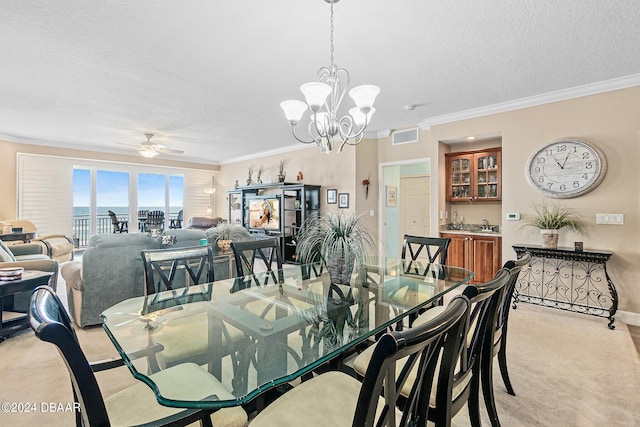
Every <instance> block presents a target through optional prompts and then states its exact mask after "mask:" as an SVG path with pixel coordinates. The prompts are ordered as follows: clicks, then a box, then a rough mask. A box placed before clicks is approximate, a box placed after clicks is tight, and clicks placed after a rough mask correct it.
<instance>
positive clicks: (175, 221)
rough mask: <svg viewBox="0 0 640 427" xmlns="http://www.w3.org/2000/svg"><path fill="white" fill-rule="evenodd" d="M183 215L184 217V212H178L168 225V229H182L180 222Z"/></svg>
mask: <svg viewBox="0 0 640 427" xmlns="http://www.w3.org/2000/svg"><path fill="white" fill-rule="evenodd" d="M183 215H184V211H183V210H182V209H180V212H178V216H177V217H176V218H174V219H172V220H171V222H170V223H169V228H182V221H183V219H184V218H183Z"/></svg>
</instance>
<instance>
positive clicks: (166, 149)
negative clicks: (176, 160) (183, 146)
mask: <svg viewBox="0 0 640 427" xmlns="http://www.w3.org/2000/svg"><path fill="white" fill-rule="evenodd" d="M158 151H160V152H161V153H171V154H184V151H182V150H174V149H173V148H166V147H164V148H161V149H159V150H158Z"/></svg>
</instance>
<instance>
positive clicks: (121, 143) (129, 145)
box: [116, 141, 140, 148]
mask: <svg viewBox="0 0 640 427" xmlns="http://www.w3.org/2000/svg"><path fill="white" fill-rule="evenodd" d="M116 144H119V145H126V146H127V147H134V148H138V147H140V146H139V145H134V144H127V143H124V142H118V141H116Z"/></svg>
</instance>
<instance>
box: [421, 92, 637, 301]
mask: <svg viewBox="0 0 640 427" xmlns="http://www.w3.org/2000/svg"><path fill="white" fill-rule="evenodd" d="M490 132H500V133H501V134H502V162H503V163H502V178H503V185H502V218H503V221H502V224H503V247H502V253H503V258H504V259H508V258H511V257H513V256H515V254H514V252H513V249H512V248H511V246H512V245H513V244H515V243H532V244H539V242H540V239H539V236H538V235H537V234H536V233H533V234H530V233H527V232H525V231H524V230H522V229H521V227H520V223H518V222H513V221H505V220H504V217H505V215H506V213H507V212H519V213H521V214H523V215H524V214H528V213H531V212H532V208H531V206H532V203H540V202H542V201H543V200H546V198H545V197H544V196H542V195H541V194H539V193H537V192H536V191H535V190H533V189H532V188H531V187H529V185H528V183H527V181H526V178H525V165H526V162H527V159H528V157H529V155H530V154H531V153H532V152H534V151H536V150H537V149H538V148H540V147H541V146H543V145H545V144H546V143H548V142H551V141H552V140H554V139H557V138H561V137H570V136H571V137H578V138H584V139H586V140H588V141H591V142H593V143H595V144H596V145H598V146H599V147H600V148H601V149H602V150H603V151H604V153H605V155H606V157H607V161H608V164H609V170H608V172H607V176H606V178H605V179H604V181H603V182H602V183H601V184H600V186H598V188H596V189H595V190H593V191H592V192H590V193H588V194H586V195H583V196H581V197H577V198H573V199H569V200H566V201H565V202H564V204H565V205H567V206H571V207H573V208H575V209H576V210H578V211H580V212H581V213H582V214H583V215H584V217H585V218H586V219H588V221H589V222H590V223H591V227H590V230H589V232H588V234H585V235H573V234H571V233H569V232H565V233H562V234H561V238H560V245H561V246H573V242H574V241H576V240H580V241H584V245H585V248H586V249H601V250H609V251H612V252H613V253H614V255H613V256H612V258H611V261H610V262H609V263H608V265H607V266H608V272H609V275H610V276H611V279H612V280H613V282H614V283H615V285H616V287H617V289H618V294H619V297H620V307H619V308H620V309H621V310H625V311H633V312H640V288H638V286H637V284H638V283H639V281H640V240H639V239H638V237H640V233H639V231H640V228H639V226H640V192H639V191H638V184H640V168H638V165H637V161H638V157H639V156H640V87H634V88H630V89H625V90H618V91H613V92H608V93H603V94H598V95H591V96H586V97H582V98H576V99H572V100H567V101H561V102H555V103H551V104H546V105H541V106H536V107H531V108H525V109H521V110H516V111H511V112H506V113H500V114H493V115H490V116H485V117H478V118H474V119H469V120H463V121H459V122H455V123H449V124H445V125H438V126H434V127H432V128H431V134H432V138H433V141H446V140H448V139H451V138H457V137H460V136H464V135H478V134H484V133H490ZM444 151H445V149H444V148H443V147H442V145H440V157H441V159H442V160H443V158H444ZM439 180H440V182H444V169H441V170H440V175H439ZM439 205H440V209H445V208H446V207H447V206H446V203H445V202H444V192H443V191H442V190H441V193H440V195H439ZM596 213H623V214H624V225H622V226H615V225H596V224H595V215H596Z"/></svg>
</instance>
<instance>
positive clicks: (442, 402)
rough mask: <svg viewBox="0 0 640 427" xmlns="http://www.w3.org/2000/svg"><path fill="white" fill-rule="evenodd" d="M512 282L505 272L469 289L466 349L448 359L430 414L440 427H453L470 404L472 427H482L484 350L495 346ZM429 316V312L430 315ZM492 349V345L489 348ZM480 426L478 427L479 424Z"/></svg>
mask: <svg viewBox="0 0 640 427" xmlns="http://www.w3.org/2000/svg"><path fill="white" fill-rule="evenodd" d="M508 280H509V272H508V271H507V270H505V269H501V270H500V271H498V273H497V274H496V275H495V277H494V278H493V279H492V280H490V281H488V282H486V283H482V284H477V285H469V286H467V287H466V288H465V290H464V292H463V295H465V296H467V297H468V298H469V300H470V301H471V306H472V308H471V313H470V315H469V318H468V322H467V327H468V330H467V331H466V332H465V334H464V335H465V339H464V340H463V345H462V346H460V349H459V353H458V354H456V355H455V357H453V358H445V357H444V356H443V359H442V361H443V362H444V361H447V363H449V366H448V368H447V371H446V372H444V373H442V372H441V375H440V377H439V378H438V385H437V393H436V397H435V407H434V408H430V410H429V419H430V420H431V421H433V422H434V423H435V424H436V426H440V425H449V424H448V422H449V423H450V420H451V417H453V416H454V415H455V414H457V413H458V412H459V411H460V409H461V408H462V407H463V406H464V405H465V404H467V405H468V407H469V417H470V418H471V424H472V425H480V424H479V423H480V412H479V392H480V367H481V365H480V362H481V355H482V348H483V345H485V343H486V342H489V343H491V339H492V332H493V328H492V326H493V325H494V324H495V321H496V316H497V315H498V312H499V310H498V308H499V306H500V303H501V302H502V293H503V292H504V287H505V285H506V284H507V282H508ZM427 313H428V311H427ZM489 345H490V344H489ZM476 421H477V422H478V424H475V422H476Z"/></svg>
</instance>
